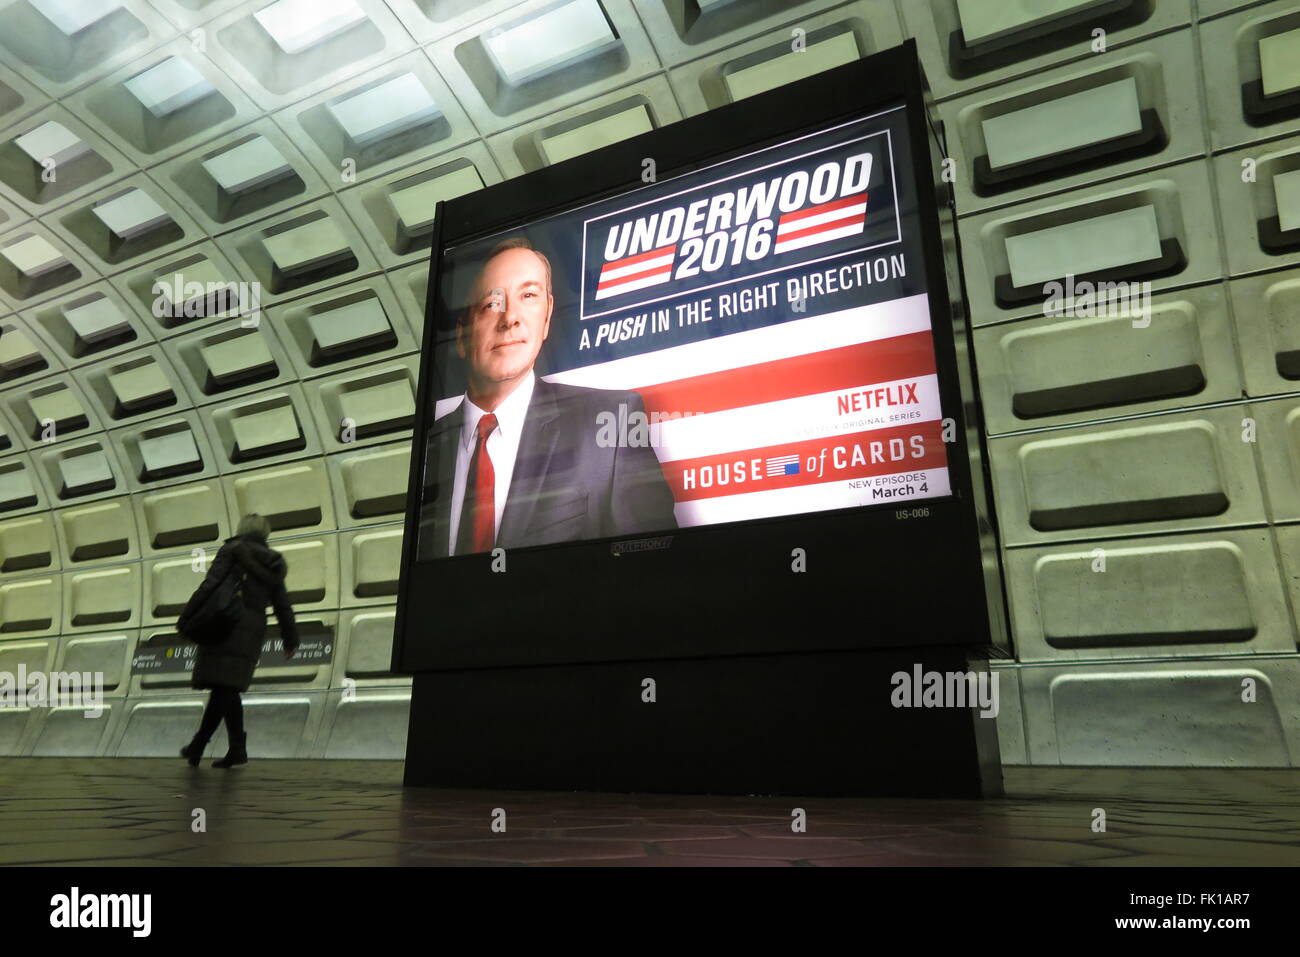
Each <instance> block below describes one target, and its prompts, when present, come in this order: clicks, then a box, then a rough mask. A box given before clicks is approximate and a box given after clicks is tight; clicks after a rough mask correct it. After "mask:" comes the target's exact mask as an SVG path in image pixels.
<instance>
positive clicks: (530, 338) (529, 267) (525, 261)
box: [456, 249, 555, 391]
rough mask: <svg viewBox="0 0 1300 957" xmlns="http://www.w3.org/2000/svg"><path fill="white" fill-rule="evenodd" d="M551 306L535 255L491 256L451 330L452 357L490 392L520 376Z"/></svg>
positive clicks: (533, 357) (533, 356) (541, 337)
mask: <svg viewBox="0 0 1300 957" xmlns="http://www.w3.org/2000/svg"><path fill="white" fill-rule="evenodd" d="M554 302H555V300H554V298H553V297H552V296H551V294H550V293H549V292H547V288H546V267H545V266H544V265H543V264H542V260H541V259H540V258H538V256H537V254H536V253H534V252H533V251H532V250H529V249H507V250H506V251H505V252H503V253H500V254H498V255H496V256H493V257H492V259H490V260H489V261H488V262H487V264H486V266H485V267H484V269H483V271H482V272H481V273H479V276H478V279H477V281H476V282H475V283H474V289H473V293H472V298H471V300H470V304H469V308H468V310H467V312H466V315H465V317H464V319H463V320H462V321H461V322H460V323H459V324H458V325H457V327H456V352H457V354H458V355H459V356H460V357H461V358H462V359H464V360H466V361H467V362H468V363H469V372H470V379H471V382H472V383H473V384H474V385H476V386H477V387H478V388H479V389H480V390H482V391H492V390H493V387H494V386H495V385H498V384H505V383H508V382H510V381H512V380H514V379H517V378H519V377H520V376H522V375H525V374H526V373H527V372H528V370H529V369H531V368H532V367H533V363H534V362H536V361H537V354H538V353H539V352H540V351H541V349H542V343H543V342H544V341H545V340H546V336H547V333H549V332H550V330H551V309H552V307H553V305H554Z"/></svg>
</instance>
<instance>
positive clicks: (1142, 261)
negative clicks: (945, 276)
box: [960, 162, 1222, 326]
mask: <svg viewBox="0 0 1300 957" xmlns="http://www.w3.org/2000/svg"><path fill="white" fill-rule="evenodd" d="M1206 179H1207V169H1206V166H1205V164H1204V163H1201V162H1191V163H1183V164H1180V165H1178V166H1173V167H1169V168H1166V169H1162V170H1159V171H1156V172H1154V173H1149V174H1144V175H1142V176H1137V177H1128V178H1126V179H1123V180H1118V181H1115V182H1111V183H1106V184H1103V185H1101V186H1096V187H1092V188H1090V189H1086V190H1075V191H1073V192H1070V193H1066V194H1063V195H1059V196H1051V197H1048V198H1046V199H1042V200H1036V201H1032V202H1028V203H1024V204H1022V205H1019V206H1016V207H1013V208H1011V209H1005V210H996V211H993V212H987V213H981V214H979V215H975V216H970V217H967V218H966V219H964V220H962V223H961V230H960V232H961V241H962V252H963V259H964V264H965V273H966V286H967V292H968V294H969V297H970V308H971V313H972V317H973V320H972V321H973V323H974V325H977V326H979V325H987V324H989V323H992V322H997V321H1002V320H1006V319H1012V318H1018V317H1021V316H1030V315H1042V314H1043V313H1044V312H1046V311H1047V309H1048V308H1050V307H1051V304H1052V303H1054V302H1056V303H1059V302H1061V301H1062V300H1069V299H1072V298H1076V297H1077V296H1078V295H1079V292H1078V290H1080V288H1081V287H1080V286H1079V284H1080V283H1085V282H1086V283H1090V284H1096V283H1099V282H1104V283H1108V284H1111V285H1108V286H1107V287H1106V288H1108V289H1111V288H1114V289H1117V290H1119V291H1120V292H1124V293H1129V292H1139V293H1140V292H1141V290H1142V289H1144V288H1145V289H1149V290H1150V291H1151V292H1152V293H1154V292H1161V291H1164V290H1168V289H1174V288H1178V287H1180V286H1185V285H1189V284H1192V283H1195V282H1203V281H1206V280H1208V279H1217V278H1218V277H1219V276H1220V275H1222V268H1221V265H1220V263H1219V253H1218V248H1217V242H1216V229H1215V220H1214V213H1213V209H1212V205H1211V204H1210V202H1209V195H1208V189H1209V186H1208V183H1207V181H1206ZM1031 237H1032V238H1031ZM1157 251H1158V254H1157ZM1013 255H1014V256H1015V257H1016V258H1015V260H1014V261H1013V258H1012V257H1013ZM1144 257H1145V258H1144ZM1057 270H1064V272H1061V273H1059V274H1058V275H1055V276H1047V273H1048V272H1054V271H1057ZM1090 270H1095V272H1090ZM1018 283H1019V284H1018ZM1143 283H1149V284H1150V285H1149V286H1146V287H1144V286H1142V285H1141V284H1143ZM1085 288H1086V287H1085Z"/></svg>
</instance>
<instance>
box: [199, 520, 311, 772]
mask: <svg viewBox="0 0 1300 957" xmlns="http://www.w3.org/2000/svg"><path fill="white" fill-rule="evenodd" d="M270 532H271V523H270V522H269V521H267V520H266V518H264V517H263V516H261V515H256V514H253V515H245V516H244V517H243V518H242V519H241V520H240V522H239V528H238V529H237V530H236V533H235V535H234V536H233V537H232V538H228V539H226V540H225V542H223V543H222V545H221V549H220V551H218V552H217V554H216V557H215V558H213V559H212V564H211V566H210V567H209V568H208V574H207V577H206V578H204V579H203V583H202V584H201V585H199V587H198V590H197V591H195V593H194V596H193V597H192V598H191V599H190V601H189V604H187V605H186V606H185V611H184V612H183V613H182V614H181V617H180V619H179V620H178V621H177V629H178V630H180V631H184V630H185V622H186V619H187V617H188V616H189V614H190V612H191V610H192V609H195V608H198V607H199V606H200V605H202V604H203V601H204V599H206V598H207V596H208V595H209V594H210V593H211V591H212V590H213V589H214V588H216V587H217V585H218V584H219V583H220V582H221V580H222V579H223V578H224V577H225V575H226V573H227V572H229V571H232V568H231V563H234V564H235V565H237V566H238V568H237V569H235V570H237V571H240V572H242V573H243V578H244V582H243V586H242V589H241V591H242V595H243V608H242V609H241V612H240V618H239V621H238V623H237V624H236V625H235V627H234V628H233V629H232V630H231V633H230V636H229V637H228V638H226V639H225V640H224V641H221V642H219V643H217V644H212V645H200V646H199V649H198V653H197V655H196V657H195V661H194V675H193V677H192V678H191V679H190V687H192V688H199V689H203V688H210V689H211V691H212V693H211V694H210V695H209V696H208V706H207V708H206V709H205V710H204V712H203V720H202V721H200V722H199V730H198V733H197V734H195V735H194V740H192V741H191V742H190V743H189V744H188V745H186V746H185V747H183V748H181V757H183V758H185V759H186V760H187V761H189V763H190V767H198V764H199V761H200V759H201V758H202V757H203V749H204V748H205V747H207V744H208V741H209V739H210V738H211V737H212V735H213V734H214V733H216V730H217V725H218V724H220V723H221V721H222V720H223V719H224V720H225V722H226V735H227V736H228V737H229V738H230V750H229V751H228V752H227V754H226V756H225V757H224V758H222V759H221V760H219V761H214V762H212V766H213V767H214V768H231V767H235V766H236V765H240V764H247V763H248V749H247V736H246V735H245V733H244V705H243V702H242V701H241V700H240V697H239V695H240V692H242V691H247V690H248V686H249V684H250V683H251V682H252V680H253V671H254V669H256V667H257V659H258V658H259V657H260V656H261V654H262V641H263V638H264V636H265V634H266V606H267V605H271V606H273V607H274V608H275V617H276V620H277V621H278V622H279V623H280V636H281V639H282V641H283V643H284V656H285V657H286V658H292V657H293V653H294V652H295V651H297V650H298V628H297V625H296V624H295V622H294V620H293V606H292V605H290V604H289V594H288V592H287V591H285V588H284V576H285V573H286V571H287V570H288V565H287V564H286V563H285V560H284V556H282V555H281V554H280V553H279V552H277V551H275V550H274V549H272V548H270V547H268V546H267V544H266V538H267V536H268V535H269V534H270Z"/></svg>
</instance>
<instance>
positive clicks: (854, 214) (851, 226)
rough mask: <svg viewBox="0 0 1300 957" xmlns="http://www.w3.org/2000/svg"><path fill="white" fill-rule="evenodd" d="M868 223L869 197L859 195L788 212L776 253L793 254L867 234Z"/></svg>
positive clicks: (781, 224)
mask: <svg viewBox="0 0 1300 957" xmlns="http://www.w3.org/2000/svg"><path fill="white" fill-rule="evenodd" d="M866 223H867V194H866V193H865V192H863V193H855V194H854V195H852V196H845V197H844V198H843V199H837V200H832V201H831V202H829V203H820V204H818V205H816V206H809V207H808V208H807V209H801V210H799V211H798V212H795V213H786V214H785V215H783V216H782V217H781V219H780V220H779V221H778V223H777V227H776V250H775V251H776V252H778V253H785V252H793V251H794V250H796V249H803V248H804V247H806V246H815V245H817V244H818V243H828V242H830V241H831V240H834V239H842V238H844V237H845V236H853V235H856V234H857V233H861V232H863V230H865V229H866Z"/></svg>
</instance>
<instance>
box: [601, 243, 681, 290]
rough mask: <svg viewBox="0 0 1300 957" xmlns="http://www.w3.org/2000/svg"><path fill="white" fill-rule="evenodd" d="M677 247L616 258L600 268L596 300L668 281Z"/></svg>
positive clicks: (665, 247)
mask: <svg viewBox="0 0 1300 957" xmlns="http://www.w3.org/2000/svg"><path fill="white" fill-rule="evenodd" d="M676 255H677V246H676V245H673V246H660V247H659V248H658V249H652V250H650V251H649V252H644V253H641V254H639V255H636V256H628V257H627V258H625V259H616V260H614V261H613V262H611V263H606V264H605V265H604V266H602V267H601V270H600V280H599V284H598V285H597V286H596V298H597V299H607V298H608V297H610V296H617V295H620V294H621V293H625V292H634V291H636V290H637V289H645V288H646V287H648V286H657V285H659V284H660V283H665V282H668V280H670V279H671V278H672V275H673V259H674V257H675V256H676Z"/></svg>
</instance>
